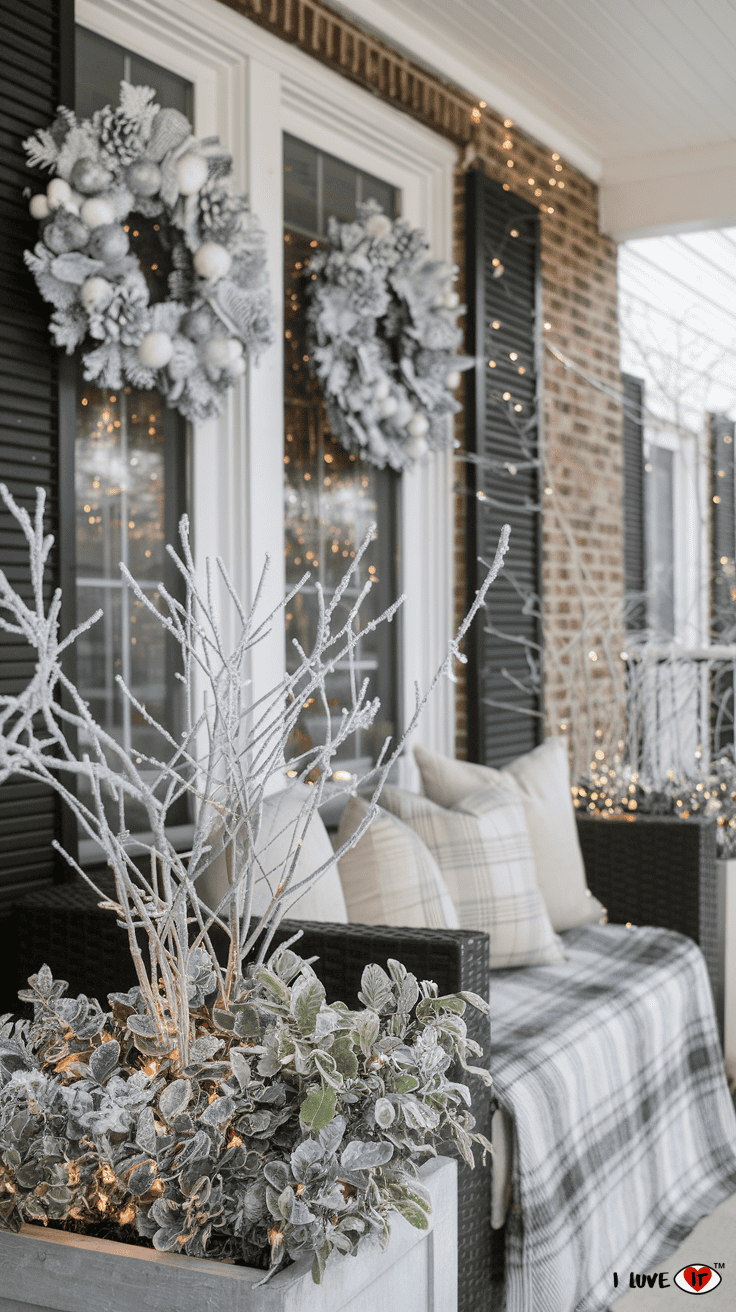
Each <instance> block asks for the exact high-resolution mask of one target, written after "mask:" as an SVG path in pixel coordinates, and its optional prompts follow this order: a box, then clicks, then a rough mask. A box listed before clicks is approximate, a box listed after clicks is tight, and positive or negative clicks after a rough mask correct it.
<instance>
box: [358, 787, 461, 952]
mask: <svg viewBox="0 0 736 1312" xmlns="http://www.w3.org/2000/svg"><path fill="white" fill-rule="evenodd" d="M367 810H368V803H367V802H365V801H364V800H363V798H362V797H351V799H350V801H349V802H348V804H347V806H346V807H345V810H344V811H343V813H342V819H341V821H340V830H339V833H338V836H337V843H338V847H339V846H341V845H342V844H343V843H344V842H346V841H347V839H348V838H349V837H350V835H351V834H352V833H353V831H354V830H355V829H357V827H358V825H359V823H360V821H361V820H362V819H363V816H364V815H365V813H366V811H367ZM339 864H340V879H341V881H342V891H343V893H344V894H345V902H346V904H347V908H348V919H349V920H350V921H351V923H353V924H359V925H411V926H413V927H415V928H417V929H458V928H459V922H458V918H457V913H456V911H455V908H454V906H453V905H452V900H451V898H450V894H449V893H448V891H447V885H446V884H445V881H444V879H443V878H442V875H441V874H440V871H439V869H438V866H437V862H436V861H435V859H434V857H433V856H432V854H431V852H428V851H427V848H426V847H425V846H424V843H423V842H422V840H421V839H420V838H419V836H418V834H415V833H414V830H413V829H410V828H409V826H408V825H405V824H402V822H401V820H397V819H396V817H395V816H393V815H389V813H388V811H384V810H382V809H381V808H380V807H379V809H378V812H377V814H376V816H375V819H374V820H373V821H372V823H371V824H370V826H369V828H368V829H367V830H366V832H365V833H364V834H363V837H362V838H361V839H359V841H358V842H357V843H356V845H355V847H352V848H351V849H350V851H349V852H346V853H345V855H344V856H343V857H341V858H340V863H339Z"/></svg>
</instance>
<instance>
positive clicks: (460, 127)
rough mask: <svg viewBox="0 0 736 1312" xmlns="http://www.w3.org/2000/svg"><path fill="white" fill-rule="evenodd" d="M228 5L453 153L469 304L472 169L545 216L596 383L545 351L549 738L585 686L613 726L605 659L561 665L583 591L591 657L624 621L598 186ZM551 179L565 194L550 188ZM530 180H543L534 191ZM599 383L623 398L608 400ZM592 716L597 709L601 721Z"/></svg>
mask: <svg viewBox="0 0 736 1312" xmlns="http://www.w3.org/2000/svg"><path fill="white" fill-rule="evenodd" d="M223 3H226V4H227V5H228V6H229V7H230V8H232V9H235V10H236V11H237V12H239V13H241V14H243V15H244V16H245V17H247V18H249V19H251V20H252V21H253V22H256V23H258V24H259V25H260V26H263V27H266V28H267V29H268V30H270V31H272V32H273V33H275V34H276V35H278V36H280V37H281V38H282V39H284V40H287V41H289V42H290V43H292V44H295V45H298V46H299V47H300V48H301V49H303V50H305V51H306V52H307V53H309V54H310V55H312V56H313V57H314V58H316V59H319V60H320V61H321V62H322V63H324V64H326V65H328V66H329V67H331V68H333V69H334V70H335V71H336V72H339V73H340V74H341V75H343V76H345V77H347V78H349V79H350V80H351V81H353V82H356V83H357V84H359V85H361V86H363V87H365V88H367V89H369V90H370V91H372V92H373V94H375V95H378V96H380V97H381V98H382V99H384V100H386V101H387V102H388V103H390V104H393V105H395V106H396V108H397V109H399V110H401V111H402V112H404V113H408V114H410V115H411V116H412V117H414V118H417V119H419V120H420V121H421V122H423V123H424V124H425V125H426V126H427V127H430V128H432V129H433V130H434V131H436V132H439V133H440V134H441V135H443V136H445V137H448V138H449V139H450V140H452V141H454V142H455V143H456V145H457V146H458V158H459V163H458V171H457V185H456V192H455V250H456V255H455V258H456V260H457V263H458V265H459V266H460V277H461V281H460V284H459V290H460V292H461V295H462V276H463V264H464V240H465V228H464V217H465V216H464V200H463V197H464V176H463V174H464V169H465V168H467V167H468V166H473V167H482V168H484V169H485V171H486V172H487V173H488V175H489V176H490V177H493V178H495V179H497V180H499V181H502V182H505V183H506V185H507V186H508V187H509V189H510V190H512V191H514V192H517V193H518V194H519V195H523V196H524V197H526V198H527V199H528V200H532V201H534V202H536V203H537V204H538V205H539V206H540V213H541V232H542V253H541V254H542V277H543V317H544V321H545V323H548V324H549V325H550V327H549V329H548V330H546V331H545V332H544V337H545V340H546V341H547V342H549V343H550V344H551V345H553V346H554V347H555V348H557V349H558V350H559V351H560V352H561V353H563V354H564V355H565V357H566V358H567V359H568V360H570V361H571V362H572V363H573V364H574V365H575V366H576V368H577V370H581V371H582V373H583V374H587V375H588V377H589V379H591V380H593V381H592V382H591V381H586V379H585V378H584V377H582V376H581V375H580V374H579V373H578V372H576V371H575V370H570V369H567V368H565V366H564V365H563V364H562V363H560V362H559V361H558V360H557V359H555V358H554V356H552V355H551V354H550V353H549V352H548V351H546V350H545V352H544V357H543V370H542V377H543V384H542V399H543V423H542V426H541V435H542V445H543V454H544V461H545V470H544V475H543V478H544V480H545V481H546V484H547V485H548V486H550V487H551V488H552V494H551V495H548V496H545V497H544V498H543V502H544V510H543V521H542V528H543V544H544V560H543V587H544V628H545V641H546V644H547V647H548V650H549V651H550V658H549V659H548V660H547V661H546V664H545V702H546V711H547V728H548V730H549V731H551V732H558V731H559V728H560V725H561V724H567V723H568V720H569V718H570V715H571V713H572V715H573V717H575V716H577V715H579V713H580V710H579V707H577V708H576V706H575V704H574V699H573V704H571V701H570V696H569V693H570V688H571V687H572V690H573V694H575V692H576V691H577V690H579V687H580V685H581V680H584V679H588V680H589V684H590V688H591V689H592V696H593V700H594V701H595V703H596V705H597V706H599V707H600V710H601V717H602V719H605V716H606V714H607V711H608V709H609V708H610V704H611V701H612V694H613V692H614V690H613V688H612V687H611V677H610V674H609V669H608V665H607V663H606V661H605V660H599V661H596V662H590V664H589V665H584V666H583V668H582V670H581V669H580V661H581V659H583V660H584V661H587V659H588V658H587V650H586V652H585V653H583V655H582V657H581V652H580V651H579V650H576V651H574V652H573V654H572V655H571V658H570V660H566V658H565V657H561V656H560V653H561V651H562V650H563V648H564V646H565V644H567V643H569V642H570V640H571V638H573V637H574V635H575V634H576V633H579V632H580V621H581V614H582V613H583V610H584V608H585V607H586V606H587V600H584V598H583V595H582V594H583V593H585V594H586V598H587V597H589V596H591V595H593V593H595V594H596V607H597V609H598V611H599V612H600V613H602V614H604V615H605V616H606V617H607V620H606V623H607V624H608V628H609V631H608V632H607V633H606V632H603V631H602V630H601V631H600V632H599V631H598V629H596V624H597V619H594V621H593V627H592V628H591V629H590V630H589V631H588V632H586V635H585V639H586V642H585V645H586V648H587V644H588V642H590V643H591V646H592V648H595V647H602V646H603V645H604V642H605V640H606V639H612V650H613V648H616V649H618V647H619V642H618V641H617V640H616V638H617V635H616V634H615V632H612V631H611V625H610V617H611V616H614V617H615V616H616V615H617V614H618V613H619V608H620V605H621V602H622V598H623V512H622V485H621V481H622V414H621V407H620V404H619V401H618V400H617V399H616V393H617V392H618V390H619V388H620V374H619V346H618V326H617V316H616V249H615V245H614V243H613V242H612V241H611V240H610V239H609V238H607V237H605V236H602V235H601V234H600V233H599V231H598V193H597V188H596V187H595V185H594V184H593V183H592V182H590V181H589V180H588V179H587V178H585V177H584V176H583V175H582V174H581V173H579V172H578V171H577V170H576V169H574V168H571V167H570V166H569V165H567V164H566V162H565V160H564V159H562V160H560V159H558V158H556V157H554V156H553V150H554V143H552V144H551V145H544V144H540V143H539V142H536V141H534V140H533V139H531V138H530V137H528V136H526V134H525V133H523V132H520V131H518V130H517V128H516V127H515V126H513V125H512V126H510V127H508V128H507V127H506V126H505V121H504V119H503V117H502V115H499V114H498V113H496V112H495V110H494V109H493V107H490V108H489V107H483V108H480V107H479V106H478V104H477V102H475V101H474V100H472V98H471V97H470V96H468V95H467V94H466V93H465V92H464V91H462V90H461V89H459V88H458V87H455V86H453V85H452V84H451V83H449V82H448V81H447V80H445V79H443V78H442V77H440V76H437V75H435V74H433V73H432V72H430V71H428V70H427V69H426V68H424V67H423V66H422V65H420V64H419V63H418V62H414V61H413V60H412V59H411V58H409V57H408V56H407V55H406V54H405V53H403V52H401V51H397V50H394V49H393V48H392V47H391V46H390V45H388V44H387V43H386V42H385V41H383V40H382V39H381V38H380V37H378V36H376V34H375V33H374V32H371V31H368V30H367V29H365V28H363V27H362V26H361V25H360V24H358V23H356V22H354V21H352V20H349V19H347V18H345V17H344V16H343V15H341V14H338V13H335V12H333V11H332V10H330V9H329V8H327V7H326V6H325V5H323V4H322V3H320V2H319V0H223ZM501 108H502V107H501ZM506 141H510V142H511V143H512V144H511V148H510V149H509V148H505V147H504V142H506ZM509 161H511V162H512V163H513V167H509ZM556 165H559V167H558V168H556V167H555V166H556ZM552 178H554V179H555V185H551V183H550V179H552ZM529 179H533V180H534V183H533V185H531V184H530V182H529ZM596 382H597V383H599V384H603V385H604V386H606V388H607V389H608V391H609V392H610V393H612V394H613V395H608V394H606V392H603V391H601V390H599V388H597V387H596V386H595V383H596ZM457 437H458V439H459V441H460V442H461V444H463V445H464V431H463V423H462V416H459V417H458V422H457ZM457 468H458V478H457V484H456V487H457V495H456V526H457V532H456V553H455V571H456V598H457V611H458V616H460V614H461V613H462V610H463V608H464V605H465V542H464V522H465V511H466V504H467V501H466V494H465V493H464V491H463V487H464V478H465V466H464V465H463V463H462V461H461V460H459V461H458V467H457ZM599 627H600V626H599ZM604 627H605V626H604ZM614 629H615V623H614ZM578 646H579V644H578ZM616 673H617V672H614V678H615V679H616V682H618V680H617V678H616ZM589 700H590V699H589ZM457 708H458V710H457V751H458V755H460V756H462V755H463V754H464V752H465V741H466V725H467V718H466V717H467V705H466V697H465V689H464V685H463V682H462V672H461V671H460V682H459V684H458V700H457ZM596 717H597V712H594V722H595V721H596ZM593 727H594V725H592V726H591V729H592V728H593Z"/></svg>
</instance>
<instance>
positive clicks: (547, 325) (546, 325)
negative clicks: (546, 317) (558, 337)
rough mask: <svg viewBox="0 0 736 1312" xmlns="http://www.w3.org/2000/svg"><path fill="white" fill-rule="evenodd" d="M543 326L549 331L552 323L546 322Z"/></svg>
mask: <svg viewBox="0 0 736 1312" xmlns="http://www.w3.org/2000/svg"><path fill="white" fill-rule="evenodd" d="M544 326H545V329H546V330H547V332H549V330H550V328H551V327H552V324H551V323H546V324H545V325H544Z"/></svg>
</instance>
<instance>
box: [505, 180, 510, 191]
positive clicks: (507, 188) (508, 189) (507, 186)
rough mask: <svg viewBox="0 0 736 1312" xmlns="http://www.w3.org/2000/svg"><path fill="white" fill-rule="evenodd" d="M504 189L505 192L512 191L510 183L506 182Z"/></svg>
mask: <svg viewBox="0 0 736 1312" xmlns="http://www.w3.org/2000/svg"><path fill="white" fill-rule="evenodd" d="M503 189H504V191H511V188H510V186H509V184H508V182H504V184H503Z"/></svg>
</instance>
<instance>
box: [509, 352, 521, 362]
mask: <svg viewBox="0 0 736 1312" xmlns="http://www.w3.org/2000/svg"><path fill="white" fill-rule="evenodd" d="M518 358H519V357H518V355H517V353H516V351H509V360H518Z"/></svg>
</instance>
